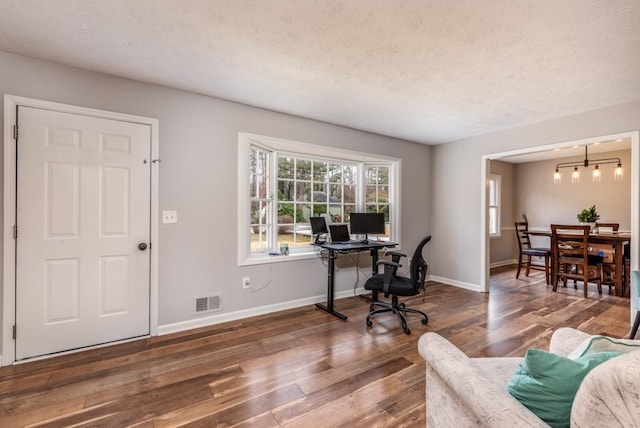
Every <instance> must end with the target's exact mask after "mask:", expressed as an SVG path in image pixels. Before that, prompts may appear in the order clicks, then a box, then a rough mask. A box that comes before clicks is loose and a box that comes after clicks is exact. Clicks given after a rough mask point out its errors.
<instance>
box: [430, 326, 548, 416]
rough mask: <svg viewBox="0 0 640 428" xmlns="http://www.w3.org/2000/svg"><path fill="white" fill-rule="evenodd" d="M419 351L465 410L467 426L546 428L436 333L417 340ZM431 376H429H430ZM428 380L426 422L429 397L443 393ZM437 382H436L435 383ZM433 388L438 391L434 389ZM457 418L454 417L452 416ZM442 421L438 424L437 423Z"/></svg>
mask: <svg viewBox="0 0 640 428" xmlns="http://www.w3.org/2000/svg"><path fill="white" fill-rule="evenodd" d="M418 351H419V352H420V355H422V357H423V358H424V359H425V361H426V363H427V370H428V371H429V370H432V371H433V372H434V373H435V374H436V375H437V376H438V377H439V381H440V382H442V383H443V384H444V385H446V387H447V388H448V390H450V391H451V392H452V393H453V395H454V397H455V400H456V402H457V403H456V405H455V407H456V408H457V409H461V408H462V409H464V410H465V412H466V420H467V421H468V423H464V424H463V425H464V426H486V427H493V428H511V427H514V426H518V427H547V426H548V425H546V424H545V423H544V422H543V421H542V420H540V419H539V418H538V417H537V416H535V415H534V414H533V413H531V412H530V411H529V410H528V409H527V408H526V407H525V406H523V405H522V404H520V402H519V401H518V400H516V399H515V398H513V397H512V396H511V395H510V394H509V393H508V392H507V391H506V389H505V388H504V387H500V386H498V385H497V384H496V383H494V382H493V381H492V380H491V379H489V378H488V377H486V376H485V374H484V372H483V371H482V370H480V368H479V366H478V365H476V364H475V363H474V361H473V359H472V358H469V357H467V356H466V355H465V354H464V353H463V352H462V351H460V350H459V349H458V348H456V347H455V346H454V345H453V344H452V343H451V342H449V341H448V340H446V339H445V338H443V337H442V336H440V335H438V334H436V333H425V334H423V335H422V336H421V337H420V340H419V341H418ZM428 377H429V376H428ZM428 377H427V386H426V391H427V419H428V420H429V400H430V399H429V396H430V395H431V394H434V395H438V394H440V393H443V391H438V390H433V388H430V385H429V379H428ZM434 383H435V382H434ZM434 388H439V386H437V385H436V386H435V387H434ZM453 417H455V416H453ZM438 422H439V421H435V423H436V424H437V423H438Z"/></svg>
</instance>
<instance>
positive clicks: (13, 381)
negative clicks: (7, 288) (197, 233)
mask: <svg viewBox="0 0 640 428" xmlns="http://www.w3.org/2000/svg"><path fill="white" fill-rule="evenodd" d="M604 288H605V293H606V289H607V287H604ZM407 304H408V306H415V307H419V308H421V309H422V310H425V311H426V312H427V313H428V315H429V324H428V325H426V326H423V325H422V324H421V323H420V319H419V317H410V321H409V327H410V328H411V330H412V334H411V335H410V336H407V335H405V334H403V333H402V329H401V328H400V326H399V324H398V323H397V321H396V320H395V318H393V317H392V316H387V315H383V316H379V317H377V318H376V319H375V320H374V326H373V328H371V329H367V328H366V326H365V316H366V313H367V310H368V304H367V302H366V301H365V300H363V299H362V298H359V297H353V298H348V299H341V300H337V301H336V308H337V309H338V310H340V311H341V312H343V313H345V314H347V315H348V316H349V319H348V321H346V322H344V321H341V320H339V319H336V318H334V317H333V316H330V315H328V314H326V313H324V312H322V311H320V310H318V309H316V308H315V307H313V306H306V307H303V308H298V309H292V310H288V311H283V312H278V313H275V314H270V315H264V316H259V317H253V318H249V319H244V320H240V321H234V322H229V323H225V324H219V325H215V326H212V327H208V328H202V329H198V330H190V331H186V332H182V333H178V334H172V335H166V336H161V337H153V338H149V339H144V340H138V341H135V342H130V343H126V344H120V345H115V346H110V347H105V348H101V349H95V350H89V351H83V352H79V353H75V354H71V355H66V356H60V357H56V358H51V359H48V360H43V361H36V362H31V363H26V364H18V365H14V366H11V367H5V368H2V369H0V426H1V427H5V428H6V427H14V426H53V427H67V426H108V427H125V426H139V427H164V426H183V425H188V426H202V427H204V426H206V427H212V426H214V427H227V426H238V427H278V426H291V427H321V426H322V427H324V426H344V427H372V426H380V427H385V426H386V427H401V426H407V427H419V426H424V424H425V416H424V409H425V407H424V400H425V391H424V371H425V369H424V363H423V360H422V358H421V357H420V356H419V354H418V352H417V347H416V342H417V340H418V338H419V337H420V335H421V334H422V333H424V332H427V331H435V332H438V333H440V334H441V335H443V336H445V337H446V338H448V339H449V340H450V341H452V342H453V343H454V344H456V345H457V346H459V347H460V348H461V349H462V350H463V351H464V352H465V353H467V354H468V355H470V356H503V355H516V356H521V355H524V353H525V350H526V349H527V348H528V347H538V348H542V349H547V347H548V342H549V338H550V336H551V333H552V331H553V330H554V328H556V327H559V326H572V327H577V328H580V329H582V330H584V331H586V332H589V333H593V334H606V335H610V336H617V337H622V336H624V335H626V334H627V332H628V330H629V301H628V299H624V298H620V297H615V296H613V295H608V294H604V295H602V296H599V295H598V294H597V292H596V289H595V286H593V288H592V289H591V290H590V293H589V298H588V299H585V298H583V297H582V289H581V287H580V286H579V287H578V289H577V290H575V289H574V288H573V287H572V286H571V287H569V288H566V289H559V291H558V292H557V293H554V292H552V291H551V289H550V287H549V286H546V285H545V284H544V278H543V273H542V272H535V273H532V274H531V276H530V277H529V278H526V277H524V278H523V277H521V279H520V280H516V279H515V270H513V269H511V268H501V269H498V270H496V272H495V273H494V274H493V275H492V283H491V293H490V294H489V295H487V294H482V293H476V292H472V291H467V290H463V289H459V288H455V287H450V286H446V285H443V284H439V283H435V282H430V283H428V285H427V289H426V292H425V294H424V296H419V297H415V298H412V299H409V300H408V301H407Z"/></svg>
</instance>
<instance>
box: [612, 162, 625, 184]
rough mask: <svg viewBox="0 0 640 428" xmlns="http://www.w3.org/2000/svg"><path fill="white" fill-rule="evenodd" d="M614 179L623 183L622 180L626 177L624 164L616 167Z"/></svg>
mask: <svg viewBox="0 0 640 428" xmlns="http://www.w3.org/2000/svg"><path fill="white" fill-rule="evenodd" d="M614 177H615V179H616V181H622V178H623V177H624V171H623V170H622V164H621V163H620V162H618V165H616V168H615V172H614Z"/></svg>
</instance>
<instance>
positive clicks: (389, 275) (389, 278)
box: [364, 235, 431, 334]
mask: <svg viewBox="0 0 640 428" xmlns="http://www.w3.org/2000/svg"><path fill="white" fill-rule="evenodd" d="M429 241H431V235H427V236H425V237H424V238H422V240H421V241H420V243H419V244H418V246H417V247H416V250H415V251H414V253H413V257H412V258H411V264H410V266H409V272H410V275H411V277H410V278H406V277H402V276H396V272H397V270H398V268H399V267H402V265H401V264H400V259H401V258H402V257H406V254H401V253H397V252H393V251H392V252H388V253H387V254H390V255H391V261H387V260H380V261H378V265H383V266H384V273H382V274H378V275H373V276H372V277H371V278H369V279H368V280H367V282H365V284H364V288H365V290H371V291H378V292H382V293H384V297H389V294H391V303H389V302H380V301H375V302H373V303H372V304H371V306H370V308H369V315H367V326H368V327H371V326H372V325H373V323H372V322H371V317H373V316H374V315H376V314H380V313H383V312H393V313H394V314H395V315H396V316H397V317H398V320H400V324H402V329H403V330H404V332H405V334H411V330H409V327H407V320H405V318H404V316H403V314H402V313H403V312H404V313H413V314H420V315H422V324H426V323H428V322H429V318H428V317H427V314H425V313H424V312H422V311H419V310H417V309H410V308H407V307H405V305H404V303H398V296H415V295H416V294H419V293H420V291H422V289H423V288H424V281H425V278H426V276H427V268H428V265H427V262H426V261H425V260H424V258H423V257H422V249H423V248H424V246H425V245H426V243H427V242H429ZM374 294H375V293H374ZM376 307H379V309H376Z"/></svg>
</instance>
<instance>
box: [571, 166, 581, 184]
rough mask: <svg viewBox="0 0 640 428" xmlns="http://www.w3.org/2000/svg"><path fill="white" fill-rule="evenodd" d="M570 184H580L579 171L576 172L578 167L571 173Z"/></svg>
mask: <svg viewBox="0 0 640 428" xmlns="http://www.w3.org/2000/svg"><path fill="white" fill-rule="evenodd" d="M571 182H572V183H573V184H578V183H580V171H578V167H577V166H576V167H574V168H573V172H572V173H571Z"/></svg>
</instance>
